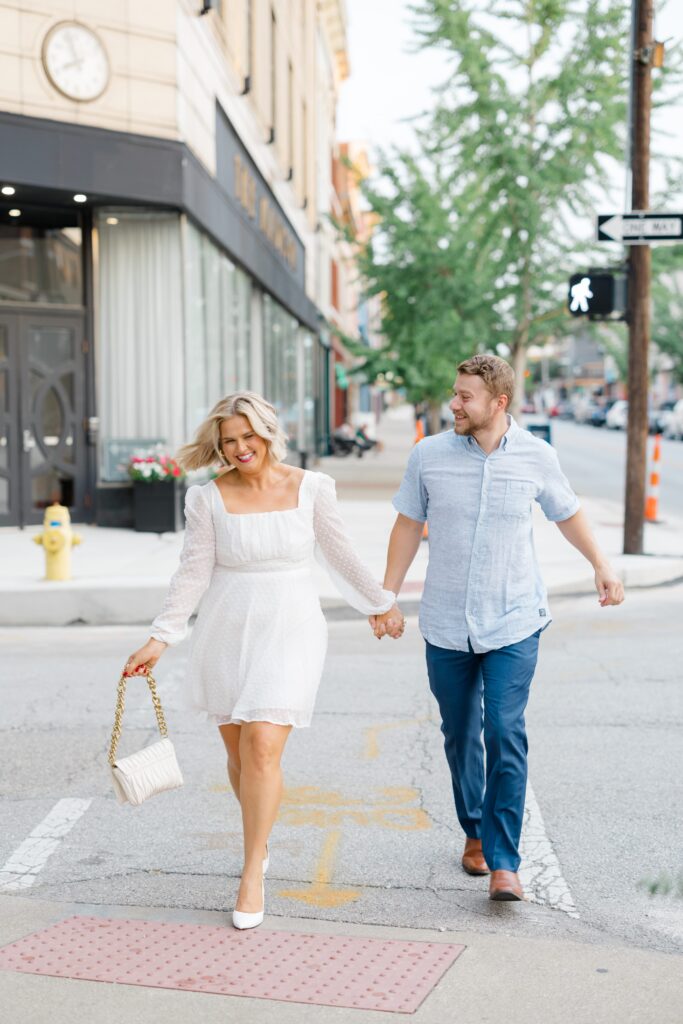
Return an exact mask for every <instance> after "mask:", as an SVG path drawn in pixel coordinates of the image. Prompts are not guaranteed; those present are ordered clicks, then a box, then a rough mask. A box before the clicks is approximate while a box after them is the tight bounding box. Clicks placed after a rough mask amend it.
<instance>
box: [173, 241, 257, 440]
mask: <svg viewBox="0 0 683 1024" xmlns="http://www.w3.org/2000/svg"><path fill="white" fill-rule="evenodd" d="M186 227H187V230H186V234H185V309H186V379H187V416H188V424H187V427H188V432H190V433H191V432H192V431H193V430H194V429H195V428H196V426H197V424H198V423H200V422H201V420H202V419H203V418H204V416H206V414H207V412H208V411H209V409H210V408H211V406H212V405H214V403H215V402H217V401H218V399H219V398H221V397H223V396H224V395H227V394H230V393H231V392H233V391H238V390H242V389H245V388H248V387H249V383H250V377H251V360H250V351H251V291H252V284H251V279H250V278H249V277H248V276H247V274H245V273H244V272H243V271H241V270H240V269H239V267H236V266H235V265H234V264H233V263H232V262H231V261H230V260H229V259H228V257H227V256H226V255H225V253H223V252H221V250H220V249H218V247H217V246H215V245H214V244H213V242H212V241H211V240H210V239H209V238H208V237H207V236H206V235H205V234H203V232H201V231H198V230H197V229H196V228H195V227H194V226H193V225H192V224H189V223H188V224H187V226H186Z"/></svg>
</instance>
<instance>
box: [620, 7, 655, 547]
mask: <svg viewBox="0 0 683 1024" xmlns="http://www.w3.org/2000/svg"><path fill="white" fill-rule="evenodd" d="M652 20H653V0H633V22H634V24H633V34H632V41H633V46H632V52H631V55H630V58H631V104H630V106H631V124H630V126H629V130H630V135H631V209H632V210H647V209H649V206H650V115H651V110H652V59H653V53H654V46H653V39H652ZM650 276H651V254H650V246H649V245H631V246H630V256H629V313H628V328H629V345H628V436H627V446H626V497H625V514H624V554H625V555H640V554H642V553H643V525H644V519H645V477H646V471H647V434H648V422H647V411H648V410H647V406H648V390H649V376H648V352H649V348H650Z"/></svg>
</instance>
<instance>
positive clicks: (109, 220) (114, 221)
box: [107, 217, 119, 224]
mask: <svg viewBox="0 0 683 1024" xmlns="http://www.w3.org/2000/svg"><path fill="white" fill-rule="evenodd" d="M118 222H119V218H118V217H107V224H118Z"/></svg>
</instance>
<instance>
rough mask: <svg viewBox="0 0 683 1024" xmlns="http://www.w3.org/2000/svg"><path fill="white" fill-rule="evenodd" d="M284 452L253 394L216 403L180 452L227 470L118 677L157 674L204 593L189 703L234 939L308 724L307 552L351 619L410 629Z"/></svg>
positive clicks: (256, 898)
mask: <svg viewBox="0 0 683 1024" xmlns="http://www.w3.org/2000/svg"><path fill="white" fill-rule="evenodd" d="M286 452H287V447H286V438H285V435H284V433H283V431H282V428H281V427H280V425H279V423H278V421H277V417H276V414H275V410H274V409H273V407H272V405H270V404H269V403H268V402H266V401H265V399H263V398H261V396H260V395H256V394H254V393H252V392H241V393H238V394H234V395H229V396H228V397H227V398H224V399H223V400H222V401H220V402H218V403H217V405H215V406H214V408H213V409H212V410H211V412H210V413H209V415H208V417H207V418H206V420H205V421H204V422H203V423H202V425H201V426H200V427H199V430H198V431H197V434H196V437H195V440H194V441H193V442H192V443H191V444H187V445H185V446H184V447H183V448H181V450H180V452H179V453H178V459H179V461H180V463H181V465H183V466H184V468H186V469H188V470H192V469H201V468H202V467H204V466H210V465H212V464H214V463H215V462H216V459H217V458H218V459H219V460H220V461H221V462H222V464H223V466H224V468H225V471H224V472H223V473H222V474H221V475H220V476H218V477H217V478H216V479H215V480H212V481H211V482H210V483H208V484H204V485H203V486H197V485H195V486H194V487H190V488H189V489H188V491H187V497H186V503H185V516H186V531H185V542H184V545H183V551H182V554H181V558H180V566H179V568H178V570H177V571H176V573H175V575H174V576H173V579H172V580H171V584H170V587H169V590H168V594H167V597H166V601H165V603H164V605H163V608H162V609H161V612H160V614H159V615H158V616H157V618H156V619H155V620H154V622H153V624H152V629H151V636H150V639H149V640H148V641H147V643H146V644H145V645H144V647H141V648H140V650H138V651H136V652H135V653H134V654H132V655H131V656H130V658H129V659H128V661H127V662H126V666H125V669H124V672H125V673H126V675H134V674H136V673H138V674H142V673H144V672H145V671H148V670H149V669H151V668H153V667H154V665H156V663H157V661H158V660H159V658H160V656H161V654H162V653H163V651H164V650H165V649H166V647H167V646H168V645H171V644H176V643H178V642H179V641H180V640H182V639H183V637H184V636H185V633H186V630H187V622H188V619H189V617H190V615H191V614H192V612H193V611H194V609H195V607H196V605H197V602H198V601H199V598H200V597H201V596H202V595H204V597H203V600H202V603H201V608H200V610H199V614H198V616H197V621H196V624H195V627H194V631H193V636H192V646H191V652H190V664H189V683H190V688H191V694H192V702H193V704H194V705H195V706H196V707H197V708H199V709H201V710H203V711H205V712H207V713H208V715H209V717H210V718H211V719H212V720H213V721H214V722H216V724H217V725H218V728H219V730H220V733H221V736H222V738H223V742H224V743H225V746H226V749H227V753H228V775H229V778H230V783H231V785H232V788H233V790H234V792H235V796H236V797H237V799H238V800H239V802H240V805H241V810H242V824H243V831H244V867H243V871H242V880H241V883H240V888H239V894H238V897H237V903H236V906H235V911H234V913H233V924H234V925H235V927H236V928H255V927H256V926H257V925H259V924H261V922H262V921H263V914H264V889H263V875H264V873H265V871H266V870H267V868H268V837H269V835H270V830H271V828H272V826H273V823H274V821H275V819H276V817H277V812H278V808H279V805H280V800H281V795H282V775H281V771H280V759H281V757H282V752H283V750H284V747H285V743H286V742H287V738H288V736H289V734H290V732H291V730H292V729H293V728H297V727H299V728H301V727H304V726H307V725H309V724H310V721H311V715H312V712H313V705H314V702H315V697H316V692H317V690H318V685H319V683H320V677H321V674H322V669H323V662H324V659H325V653H326V647H327V627H326V623H325V618H324V616H323V614H322V611H321V608H320V602H319V600H318V595H317V591H316V589H315V586H314V583H313V578H312V574H311V556H312V555H313V554H314V552H315V554H316V556H317V557H318V558H319V559H320V560H321V561H322V562H323V564H325V565H326V567H327V569H328V571H329V572H330V574H331V576H332V577H333V579H334V581H335V583H336V585H337V586H338V587H339V589H340V590H341V592H342V594H343V595H344V597H345V598H346V600H348V601H349V603H350V604H352V605H353V607H355V608H357V609H358V611H360V612H362V613H363V614H364V615H379V614H382V613H384V612H387V611H389V610H394V609H395V611H396V615H395V617H394V619H393V625H392V627H391V628H390V629H389V632H390V633H391V635H392V636H394V637H398V636H400V635H401V633H402V632H403V628H404V625H405V623H404V621H403V619H402V617H401V613H400V611H399V610H398V608H397V607H396V604H395V595H394V594H393V593H392V592H391V591H387V590H383V589H382V588H381V587H380V586H379V584H378V583H376V582H375V580H374V579H373V578H372V575H371V573H370V572H369V570H368V569H367V568H366V567H365V566H364V565H363V563H362V562H361V561H360V560H359V558H358V557H357V556H356V554H355V552H354V551H353V549H352V547H351V544H350V541H349V539H348V537H347V535H346V533H345V531H344V526H343V523H342V521H341V519H340V516H339V512H338V509H337V500H336V494H335V487H334V481H333V480H332V478H331V477H329V476H326V475H325V474H323V473H314V472H306V471H304V470H301V469H296V468H294V467H292V466H287V465H284V464H283V463H282V459H283V458H284V456H285V455H286ZM205 592H206V593H205ZM383 632H384V630H383V629H382V631H381V632H378V633H377V635H381V634H382V633H383ZM264 851H265V853H266V857H265V859H263V854H264Z"/></svg>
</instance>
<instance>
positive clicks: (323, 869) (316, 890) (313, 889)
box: [278, 829, 361, 907]
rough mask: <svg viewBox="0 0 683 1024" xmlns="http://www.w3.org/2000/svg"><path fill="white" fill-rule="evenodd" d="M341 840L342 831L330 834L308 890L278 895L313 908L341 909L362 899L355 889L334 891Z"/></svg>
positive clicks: (289, 891)
mask: <svg viewBox="0 0 683 1024" xmlns="http://www.w3.org/2000/svg"><path fill="white" fill-rule="evenodd" d="M340 839H341V829H335V831H334V832H329V833H328V835H327V837H326V838H325V842H324V844H323V849H322V853H321V854H320V859H319V860H318V865H317V867H316V870H315V878H314V881H313V884H312V885H310V886H308V887H307V888H306V889H284V890H283V891H282V892H279V893H278V896H283V897H284V898H285V899H288V900H299V901H300V902H301V903H308V904H309V905H310V906H313V907H341V906H343V905H344V904H345V903H353V902H354V900H357V899H360V896H361V893H360V892H358V891H357V890H355V889H332V888H331V887H330V879H331V878H332V868H333V865H334V858H335V855H336V853H337V847H338V846H339V840H340Z"/></svg>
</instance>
